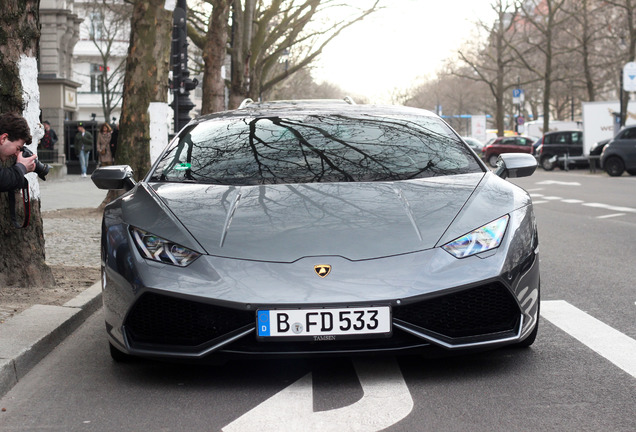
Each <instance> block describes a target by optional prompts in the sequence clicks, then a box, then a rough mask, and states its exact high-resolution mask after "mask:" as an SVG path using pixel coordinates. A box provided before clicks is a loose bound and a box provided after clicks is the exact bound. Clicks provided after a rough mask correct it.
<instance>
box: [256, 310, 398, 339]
mask: <svg viewBox="0 0 636 432" xmlns="http://www.w3.org/2000/svg"><path fill="white" fill-rule="evenodd" d="M256 324H257V336H258V337H260V338H277V339H278V338H296V339H310V340H335V339H341V338H342V339H344V338H356V337H368V336H381V335H390V334H391V308H390V307H389V306H375V307H357V308H334V309H331V308H330V309H272V310H259V311H257V313H256Z"/></svg>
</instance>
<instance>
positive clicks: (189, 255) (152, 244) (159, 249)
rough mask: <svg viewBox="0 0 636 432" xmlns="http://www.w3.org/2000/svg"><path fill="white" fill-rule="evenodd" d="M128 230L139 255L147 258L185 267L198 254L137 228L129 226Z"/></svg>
mask: <svg viewBox="0 0 636 432" xmlns="http://www.w3.org/2000/svg"><path fill="white" fill-rule="evenodd" d="M130 232H131V234H132V238H133V240H134V241H135V245H136V246H137V250H139V253H140V254H141V256H143V257H144V258H146V259H149V260H153V261H158V262H162V263H166V264H173V265H177V266H180V267H185V266H187V265H188V264H190V263H191V262H192V261H194V260H195V259H197V258H198V257H199V255H200V254H199V253H197V252H194V251H192V250H190V249H188V248H186V247H184V246H181V245H179V244H177V243H173V242H171V241H169V240H166V239H163V238H161V237H158V236H156V235H154V234H151V233H149V232H146V231H144V230H141V229H139V228H135V227H131V228H130Z"/></svg>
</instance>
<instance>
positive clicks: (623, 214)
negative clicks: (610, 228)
mask: <svg viewBox="0 0 636 432" xmlns="http://www.w3.org/2000/svg"><path fill="white" fill-rule="evenodd" d="M619 216H625V213H614V214H608V215H603V216H597V217H596V219H607V218H613V217H619Z"/></svg>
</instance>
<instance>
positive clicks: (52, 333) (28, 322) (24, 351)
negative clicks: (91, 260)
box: [0, 175, 107, 397]
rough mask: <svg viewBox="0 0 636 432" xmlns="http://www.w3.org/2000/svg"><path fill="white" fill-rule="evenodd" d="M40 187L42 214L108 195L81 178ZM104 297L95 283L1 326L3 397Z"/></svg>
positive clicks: (41, 183)
mask: <svg viewBox="0 0 636 432" xmlns="http://www.w3.org/2000/svg"><path fill="white" fill-rule="evenodd" d="M39 187H40V209H41V211H42V212H45V211H49V210H61V209H68V208H87V207H92V208H96V207H98V206H99V205H100V204H101V202H102V201H103V200H104V198H105V197H106V193H107V192H106V191H104V190H100V189H97V188H96V187H95V185H94V184H93V182H92V181H91V179H90V177H80V176H79V175H67V176H65V177H63V178H56V179H49V180H47V181H39ZM101 295H102V292H101V284H100V283H99V282H96V283H95V284H94V285H92V286H91V287H90V288H88V289H87V290H85V291H84V292H83V293H81V294H79V295H78V296H77V297H75V298H74V299H72V300H70V301H68V302H67V303H65V304H64V305H63V306H51V305H34V306H32V307H30V308H28V309H26V310H25V311H23V312H22V313H20V314H18V315H16V316H14V317H12V318H10V319H8V320H7V321H6V322H4V323H3V324H2V325H1V326H0V397H2V396H4V395H5V394H6V393H7V392H8V391H9V390H11V388H12V387H13V386H14V385H16V384H17V382H18V381H19V380H20V379H22V378H23V377H24V376H25V375H26V374H27V373H28V372H29V371H30V370H31V369H32V368H33V367H34V366H35V365H36V364H38V362H39V361H40V360H42V359H43V358H44V357H45V356H46V355H47V354H48V353H50V352H51V351H52V350H53V349H54V348H55V347H56V346H57V345H58V344H59V343H60V342H62V341H63V340H64V339H65V338H66V337H67V336H68V335H70V334H71V333H72V332H73V331H74V330H75V329H76V328H77V327H79V326H80V325H81V324H82V323H83V322H84V321H85V320H86V319H87V318H88V317H89V316H90V315H92V314H93V313H94V312H95V311H97V310H98V309H99V308H100V307H101Z"/></svg>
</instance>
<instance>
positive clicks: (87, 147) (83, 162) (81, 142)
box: [73, 122, 93, 177]
mask: <svg viewBox="0 0 636 432" xmlns="http://www.w3.org/2000/svg"><path fill="white" fill-rule="evenodd" d="M73 145H74V146H75V151H76V152H77V151H78V150H79V161H80V168H81V170H82V177H86V170H87V169H88V157H89V156H90V153H91V150H93V135H92V134H91V133H90V132H88V131H86V129H85V128H84V123H82V122H79V123H78V124H77V133H76V134H75V139H74V140H73Z"/></svg>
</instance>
